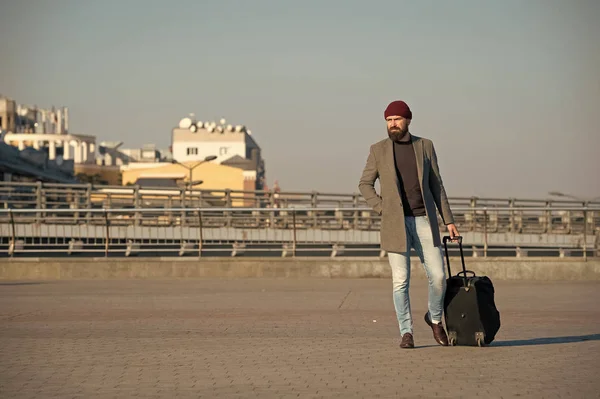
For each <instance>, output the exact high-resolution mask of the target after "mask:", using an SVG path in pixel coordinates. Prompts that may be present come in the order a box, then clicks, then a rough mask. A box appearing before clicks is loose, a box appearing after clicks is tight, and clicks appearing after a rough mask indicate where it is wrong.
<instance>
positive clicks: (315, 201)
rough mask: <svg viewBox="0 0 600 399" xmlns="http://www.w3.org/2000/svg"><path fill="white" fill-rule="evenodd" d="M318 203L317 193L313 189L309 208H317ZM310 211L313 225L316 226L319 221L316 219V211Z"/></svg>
mask: <svg viewBox="0 0 600 399" xmlns="http://www.w3.org/2000/svg"><path fill="white" fill-rule="evenodd" d="M318 204H319V193H318V192H316V191H313V192H312V194H311V198H310V206H311V208H313V209H314V208H317V206H318ZM311 213H312V217H313V226H315V228H316V227H317V226H318V223H319V219H318V217H319V216H318V214H317V212H316V211H311Z"/></svg>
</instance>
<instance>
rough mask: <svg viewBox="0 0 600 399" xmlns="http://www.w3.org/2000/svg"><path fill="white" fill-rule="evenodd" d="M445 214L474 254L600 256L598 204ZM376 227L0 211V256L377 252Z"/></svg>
mask: <svg viewBox="0 0 600 399" xmlns="http://www.w3.org/2000/svg"><path fill="white" fill-rule="evenodd" d="M453 212H454V214H455V219H456V224H457V227H458V229H459V231H460V233H461V235H463V237H464V243H465V248H466V249H467V251H468V252H470V254H471V255H472V256H483V257H487V256H527V255H530V254H538V255H541V254H546V256H581V257H583V258H584V259H587V257H588V256H590V255H591V256H598V252H599V243H600V238H599V237H600V207H493V208H488V207H455V208H453ZM439 222H440V231H441V232H445V227H444V226H443V224H442V223H441V220H440V221H439ZM380 224H381V217H380V216H378V215H377V214H375V213H374V212H373V211H372V210H371V209H370V208H367V207H355V208H338V207H335V208H326V207H310V208H299V207H292V208H231V207H207V208H206V207H204V208H201V207H198V208H133V209H125V208H111V209H96V208H75V209H51V208H33V209H1V210H0V254H1V253H4V254H5V255H9V256H17V255H31V254H38V255H39V254H46V255H49V254H62V255H65V254H68V255H75V254H100V255H104V256H109V255H125V256H131V255H135V254H143V253H144V254H147V255H154V256H158V255H162V254H174V253H175V254H178V255H179V256H184V255H196V256H204V255H207V254H212V255H227V256H238V255H243V254H245V255H250V256H251V255H257V254H260V255H265V256H266V255H273V254H277V255H280V256H299V255H306V256H319V255H321V256H322V255H327V256H348V255H350V256H384V255H385V253H384V252H383V251H381V250H380V247H379V228H380Z"/></svg>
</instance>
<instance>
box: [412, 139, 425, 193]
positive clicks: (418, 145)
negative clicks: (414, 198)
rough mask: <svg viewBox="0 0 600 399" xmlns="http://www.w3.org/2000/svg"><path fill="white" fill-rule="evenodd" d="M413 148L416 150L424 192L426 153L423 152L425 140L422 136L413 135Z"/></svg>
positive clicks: (418, 169)
mask: <svg viewBox="0 0 600 399" xmlns="http://www.w3.org/2000/svg"><path fill="white" fill-rule="evenodd" d="M413 139H414V141H413V149H414V150H415V158H416V160H417V172H418V174H419V184H420V185H421V192H423V163H424V159H425V154H424V152H423V140H421V138H420V137H417V136H413Z"/></svg>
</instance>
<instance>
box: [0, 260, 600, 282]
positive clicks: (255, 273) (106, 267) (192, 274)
mask: <svg viewBox="0 0 600 399" xmlns="http://www.w3.org/2000/svg"><path fill="white" fill-rule="evenodd" d="M459 262H460V260H459V259H454V260H451V264H452V265H455V266H454V268H453V272H454V273H456V271H457V270H458V269H457V266H458V265H459V264H460V263H459ZM467 262H468V268H469V269H471V270H473V271H475V272H476V273H477V274H478V275H487V276H489V277H490V278H491V279H492V280H587V281H590V280H596V281H600V259H597V258H595V259H593V260H588V261H587V262H584V261H583V260H581V259H557V258H552V259H541V258H537V259H535V258H528V259H526V260H516V259H489V258H488V259H486V260H468V261H467ZM412 265H413V266H412V271H411V273H412V278H414V279H420V280H421V279H425V278H426V277H425V274H424V272H423V268H422V266H421V265H420V264H419V262H418V260H417V259H414V260H413V263H412ZM205 277H227V278H244V277H283V278H299V277H318V278H387V279H390V278H391V273H390V268H389V265H388V263H387V259H372V258H371V259H367V258H364V259H362V258H354V259H328V258H320V259H319V258H295V259H292V258H287V259H286V258H283V259H275V258H254V259H239V258H238V259H231V258H204V257H203V258H191V257H188V258H87V259H85V258H62V259H61V258H15V259H2V260H0V279H4V280H27V279H35V280H40V279H42V280H55V279H129V278H140V279H155V278H205Z"/></svg>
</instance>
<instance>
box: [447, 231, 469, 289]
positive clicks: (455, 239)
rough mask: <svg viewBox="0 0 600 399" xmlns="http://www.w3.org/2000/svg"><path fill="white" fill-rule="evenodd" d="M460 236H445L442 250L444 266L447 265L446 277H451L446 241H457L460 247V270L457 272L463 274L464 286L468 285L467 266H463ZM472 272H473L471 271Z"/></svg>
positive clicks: (463, 256) (463, 259)
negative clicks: (444, 255)
mask: <svg viewBox="0 0 600 399" xmlns="http://www.w3.org/2000/svg"><path fill="white" fill-rule="evenodd" d="M462 240H463V238H462V236H456V237H454V238H452V237H450V236H445V237H444V239H443V241H444V252H445V253H446V266H447V267H448V277H452V271H451V270H450V256H449V255H448V241H457V242H458V247H459V248H460V261H461V262H462V272H461V273H459V275H460V274H462V275H463V281H464V283H465V287H467V286H468V282H467V271H468V270H467V268H466V267H465V255H464V253H463V247H462ZM471 273H473V272H471Z"/></svg>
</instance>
